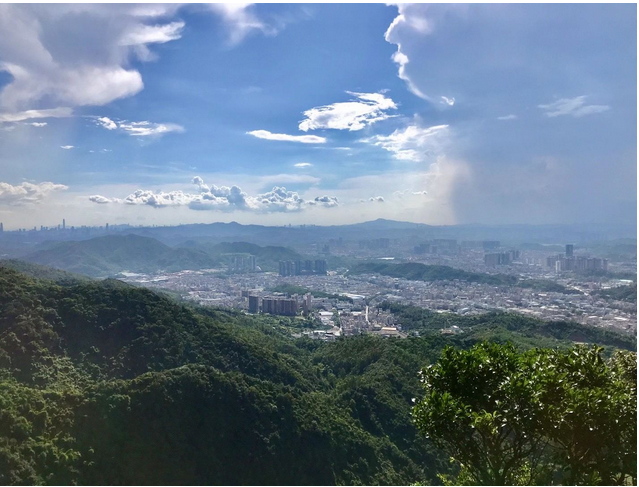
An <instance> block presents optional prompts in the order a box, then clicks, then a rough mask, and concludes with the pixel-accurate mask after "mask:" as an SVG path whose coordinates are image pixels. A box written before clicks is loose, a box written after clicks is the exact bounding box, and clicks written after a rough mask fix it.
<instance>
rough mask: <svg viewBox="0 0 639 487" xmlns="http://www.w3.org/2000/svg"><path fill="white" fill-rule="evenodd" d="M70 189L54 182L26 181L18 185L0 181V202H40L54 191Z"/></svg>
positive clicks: (18, 203)
mask: <svg viewBox="0 0 639 487" xmlns="http://www.w3.org/2000/svg"><path fill="white" fill-rule="evenodd" d="M67 189H69V188H68V186H65V185H64V184H56V183H52V182H42V183H36V184H34V183H29V182H24V183H22V184H19V185H17V186H13V185H11V184H9V183H2V182H0V204H8V205H23V204H29V203H39V202H41V201H42V200H43V199H44V198H45V197H47V196H48V195H49V194H51V193H53V192H54V191H64V190H67Z"/></svg>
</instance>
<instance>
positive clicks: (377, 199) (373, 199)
mask: <svg viewBox="0 0 639 487" xmlns="http://www.w3.org/2000/svg"><path fill="white" fill-rule="evenodd" d="M368 201H371V202H373V203H383V202H384V197H383V196H372V197H370V198H369V199H368Z"/></svg>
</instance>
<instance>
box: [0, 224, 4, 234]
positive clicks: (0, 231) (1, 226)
mask: <svg viewBox="0 0 639 487" xmlns="http://www.w3.org/2000/svg"><path fill="white" fill-rule="evenodd" d="M2 232H4V224H3V223H2V222H0V233H2Z"/></svg>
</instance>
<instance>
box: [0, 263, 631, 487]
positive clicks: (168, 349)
mask: <svg viewBox="0 0 639 487" xmlns="http://www.w3.org/2000/svg"><path fill="white" fill-rule="evenodd" d="M404 311H406V313H409V312H410V310H404ZM517 319H518V318H517V317H516V316H514V315H505V316H502V315H494V316H492V317H487V318H486V321H485V322H484V328H483V331H482V333H481V335H478V336H476V337H475V338H473V339H472V340H469V341H465V340H464V339H463V338H461V337H445V336H442V335H440V334H439V333H438V332H433V333H425V336H423V337H411V338H408V339H405V340H384V339H381V338H379V337H372V336H361V337H353V338H349V339H341V340H338V341H336V342H333V343H323V342H318V341H313V340H309V339H297V340H295V339H293V338H292V337H291V333H290V332H291V330H290V327H291V323H292V320H289V319H288V318H287V319H280V318H279V317H271V316H260V317H252V316H247V315H244V314H242V313H240V312H235V311H222V310H215V309H204V308H202V309H200V308H195V307H192V306H185V305H181V304H179V303H177V302H175V301H173V300H171V299H169V298H166V297H163V296H161V295H158V294H156V293H153V292H151V291H149V290H146V289H141V288H136V287H132V286H129V285H126V284H123V283H121V282H119V281H115V280H106V281H89V282H68V283H65V285H64V286H61V285H58V284H56V283H54V282H53V281H52V280H39V279H34V278H31V277H29V276H26V275H25V274H22V273H19V272H16V271H14V270H12V269H8V268H6V267H2V266H0V483H2V484H25V483H28V484H73V483H78V484H107V485H110V484H223V483H224V484H244V485H251V484H307V485H308V484H313V485H318V484H319V485H324V484H407V483H412V482H416V481H423V480H426V481H428V482H431V483H437V482H438V477H437V474H438V473H450V472H449V468H450V467H449V464H448V462H447V461H446V456H445V455H444V454H443V453H442V452H441V451H440V450H438V449H437V448H435V446H434V444H433V442H432V441H430V440H428V439H426V438H424V437H422V436H421V435H419V434H418V431H417V429H416V428H415V427H414V425H413V423H412V418H411V414H410V411H411V399H412V398H415V397H417V396H418V395H419V394H420V390H421V386H420V383H419V377H418V376H417V374H416V371H418V370H420V369H421V368H422V367H423V366H424V365H426V364H428V363H434V362H435V361H436V360H437V358H438V357H439V356H440V354H441V351H442V350H443V349H444V347H445V346H446V345H449V344H455V345H457V346H459V347H464V348H467V347H469V346H470V345H472V344H473V343H474V342H473V340H479V339H480V336H481V338H487V339H497V340H500V339H501V335H500V333H502V331H503V330H506V328H504V327H505V326H510V328H511V330H507V331H508V333H509V335H508V336H509V337H510V338H516V339H519V340H520V341H519V342H518V343H519V345H520V346H521V347H522V348H528V347H529V346H531V345H538V344H539V343H540V341H543V343H544V344H545V345H546V344H548V345H549V346H565V345H567V342H566V341H560V340H557V339H556V338H554V337H553V336H552V334H550V333H549V334H546V335H545V336H544V335H542V334H537V335H535V331H534V329H535V328H534V326H533V325H532V324H520V326H518V325H516V322H517ZM520 319H521V318H520ZM491 320H492V321H491ZM297 321H300V322H301V321H302V320H297ZM425 321H428V318H426V317H423V319H422V321H421V322H420V323H424V322H425ZM491 322H493V328H491V325H490V323H491ZM507 323H510V325H507ZM535 326H537V325H535ZM478 328H479V327H478ZM522 330H523V331H522ZM558 335H561V334H558ZM569 338H570V336H569V334H568V336H561V339H562V340H564V339H569ZM622 338H623V337H622ZM622 338H619V340H621V341H620V342H619V343H620V345H618V346H624V345H625V344H626V342H625V341H623V339H622ZM607 343H611V344H613V343H614V340H608V342H607Z"/></svg>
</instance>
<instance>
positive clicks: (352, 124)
mask: <svg viewBox="0 0 639 487" xmlns="http://www.w3.org/2000/svg"><path fill="white" fill-rule="evenodd" d="M346 93H348V94H349V95H352V96H353V97H354V98H353V99H352V100H350V101H347V102H339V103H333V104H331V105H324V106H321V107H315V108H311V109H310V110H306V111H305V112H304V116H305V117H306V118H305V119H304V120H302V121H301V122H300V124H299V129H300V130H302V131H304V132H307V131H309V130H317V129H336V130H350V131H355V130H362V129H363V128H364V127H366V126H367V125H372V124H374V123H375V122H379V121H380V120H386V119H387V118H390V117H391V116H392V115H389V114H388V113H386V112H387V111H388V110H394V109H396V108H397V105H396V104H395V102H394V101H393V100H391V99H390V98H387V97H385V96H384V95H383V94H382V93H355V92H352V91H347V92H346Z"/></svg>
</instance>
